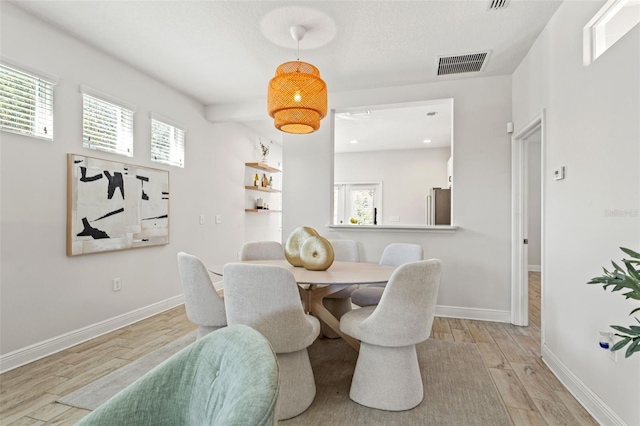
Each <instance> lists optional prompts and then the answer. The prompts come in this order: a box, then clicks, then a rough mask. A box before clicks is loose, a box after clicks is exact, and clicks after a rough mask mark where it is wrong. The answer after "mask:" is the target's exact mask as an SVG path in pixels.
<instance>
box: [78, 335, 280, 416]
mask: <svg viewBox="0 0 640 426" xmlns="http://www.w3.org/2000/svg"><path fill="white" fill-rule="evenodd" d="M278 393H279V370H278V363H277V360H276V356H275V354H274V352H273V349H272V348H271V345H270V344H269V342H268V341H267V339H266V338H265V337H264V336H262V335H261V334H260V333H259V332H257V331H255V330H254V329H252V328H250V327H248V326H244V325H235V326H232V327H226V328H223V329H220V330H217V331H215V332H213V333H210V334H208V335H206V336H205V337H203V338H202V339H199V340H198V341H196V342H195V343H193V344H191V345H190V346H188V347H186V348H184V349H183V350H181V351H180V352H178V353H177V354H175V355H173V356H172V357H171V358H169V359H168V360H166V361H165V362H163V363H162V364H160V365H158V366H157V367H156V368H154V369H153V370H151V371H149V372H148V373H147V374H145V375H144V376H143V377H141V378H140V379H139V380H137V381H136V382H134V383H132V384H131V385H130V386H128V387H127V388H125V389H123V390H122V391H121V392H119V393H118V394H117V395H115V396H114V397H112V398H111V399H110V400H108V401H107V402H105V403H104V404H103V405H101V406H100V407H98V408H97V409H96V410H95V411H93V412H92V413H91V414H89V415H88V416H87V417H85V418H83V419H82V420H81V421H80V422H79V423H77V424H78V425H83V426H87V425H104V426H107V425H108V426H116V425H136V426H143V425H154V426H156V425H167V426H169V425H170V426H182V425H197V426H204V425H229V426H231V425H238V426H240V425H242V426H245V425H273V424H275V422H276V420H275V419H276V415H275V414H276V413H275V411H276V402H277V399H278Z"/></svg>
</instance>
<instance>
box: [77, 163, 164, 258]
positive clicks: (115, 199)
mask: <svg viewBox="0 0 640 426" xmlns="http://www.w3.org/2000/svg"><path fill="white" fill-rule="evenodd" d="M67 164H68V166H67V256H76V255H81V254H88V253H97V252H104V251H113V250H124V249H129V248H136V247H147V246H155V245H162V244H169V172H168V171H166V170H159V169H151V168H148V167H141V166H135V165H132V164H126V163H120V162H116V161H109V160H103V159H99V158H93V157H87V156H84V155H76V154H68V155H67Z"/></svg>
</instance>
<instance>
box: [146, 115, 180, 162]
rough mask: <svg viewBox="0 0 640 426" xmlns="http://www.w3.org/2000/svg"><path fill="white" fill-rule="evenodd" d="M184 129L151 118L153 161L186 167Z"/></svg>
mask: <svg viewBox="0 0 640 426" xmlns="http://www.w3.org/2000/svg"><path fill="white" fill-rule="evenodd" d="M184 136H185V132H184V130H182V129H180V128H178V127H176V126H172V125H170V124H167V123H164V122H162V121H159V120H156V119H155V118H152V119H151V161H156V162H158V163H164V164H169V165H172V166H178V167H184Z"/></svg>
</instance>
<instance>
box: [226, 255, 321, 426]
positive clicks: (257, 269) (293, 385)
mask: <svg viewBox="0 0 640 426" xmlns="http://www.w3.org/2000/svg"><path fill="white" fill-rule="evenodd" d="M223 282H224V289H225V290H224V291H225V296H224V297H225V303H226V309H227V320H228V322H229V325H235V324H244V325H248V326H250V327H252V328H254V329H256V330H258V331H259V332H260V333H262V335H263V336H265V337H266V338H267V340H269V343H271V346H272V347H273V349H274V351H275V353H276V356H277V358H278V364H279V366H280V397H279V399H278V419H279V420H284V419H288V418H291V417H295V416H297V415H298V414H301V413H302V412H304V411H305V410H306V409H307V408H308V407H309V405H311V403H312V402H313V399H314V398H315V395H316V384H315V380H314V378H313V371H312V370H311V363H310V362H309V354H308V352H307V347H308V346H310V345H311V344H312V343H313V341H314V340H315V339H316V338H317V337H318V334H319V333H320V322H319V321H318V319H317V318H315V317H312V316H310V315H306V314H305V313H304V310H303V308H302V302H301V301H300V296H299V293H298V285H297V283H296V281H295V279H294V277H293V274H292V273H291V272H290V271H288V270H287V269H286V268H282V267H279V266H271V265H252V264H242V263H229V264H227V265H225V266H224V271H223Z"/></svg>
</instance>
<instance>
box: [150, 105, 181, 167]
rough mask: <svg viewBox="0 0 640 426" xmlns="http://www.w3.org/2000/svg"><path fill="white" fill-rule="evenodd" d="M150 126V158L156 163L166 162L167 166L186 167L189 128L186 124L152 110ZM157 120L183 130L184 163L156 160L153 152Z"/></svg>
mask: <svg viewBox="0 0 640 426" xmlns="http://www.w3.org/2000/svg"><path fill="white" fill-rule="evenodd" d="M149 118H150V120H149V127H150V135H149V151H150V156H149V157H150V158H149V159H150V160H151V161H153V162H154V163H159V164H164V165H167V166H174V167H180V168H181V169H184V167H185V163H186V161H185V160H186V158H185V157H186V145H187V128H186V126H185V125H183V124H180V123H179V122H177V121H175V120H171V119H170V118H166V117H165V116H163V115H160V114H158V113H155V112H150V113H149ZM154 120H155V121H157V122H160V123H162V124H165V125H167V126H170V127H173V128H174V129H177V130H181V131H182V133H183V135H184V139H183V142H182V165H179V164H174V163H169V162H167V161H158V160H154V159H153V158H152V157H153V155H151V152H153V121H154Z"/></svg>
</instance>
